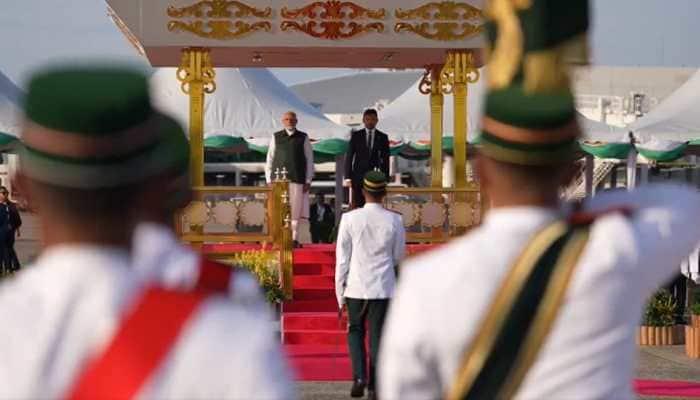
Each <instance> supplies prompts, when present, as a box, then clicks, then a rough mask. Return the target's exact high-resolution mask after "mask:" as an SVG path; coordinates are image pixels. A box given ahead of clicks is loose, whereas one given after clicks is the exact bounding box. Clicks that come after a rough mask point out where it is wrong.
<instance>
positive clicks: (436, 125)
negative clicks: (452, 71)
mask: <svg viewBox="0 0 700 400" xmlns="http://www.w3.org/2000/svg"><path fill="white" fill-rule="evenodd" d="M441 71H442V65H433V66H430V67H428V69H427V70H426V72H425V75H424V76H423V80H422V81H421V84H420V86H419V90H420V92H421V93H422V94H429V95H430V171H431V174H430V176H431V179H430V185H431V186H432V187H440V188H441V187H442V118H443V109H444V102H445V99H444V96H443V94H442V88H441V86H442V85H441V83H440V72H441Z"/></svg>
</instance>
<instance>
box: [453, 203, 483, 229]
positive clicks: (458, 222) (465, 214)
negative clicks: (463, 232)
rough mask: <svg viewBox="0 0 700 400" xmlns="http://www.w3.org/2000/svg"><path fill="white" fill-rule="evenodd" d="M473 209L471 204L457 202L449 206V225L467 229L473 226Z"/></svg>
mask: <svg viewBox="0 0 700 400" xmlns="http://www.w3.org/2000/svg"><path fill="white" fill-rule="evenodd" d="M475 209H476V207H475V205H474V204H472V203H467V202H458V203H453V204H451V205H450V207H449V211H448V215H449V221H450V225H452V226H456V227H459V228H468V227H470V226H472V225H474V223H475V221H476V217H475Z"/></svg>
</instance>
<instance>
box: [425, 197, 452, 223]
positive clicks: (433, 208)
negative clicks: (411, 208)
mask: <svg viewBox="0 0 700 400" xmlns="http://www.w3.org/2000/svg"><path fill="white" fill-rule="evenodd" d="M446 214H447V213H446V211H445V205H444V204H440V203H438V202H434V201H431V202H428V203H425V204H423V207H421V225H423V226H426V227H428V228H439V227H441V226H443V224H444V223H445V218H446V217H447V215H446Z"/></svg>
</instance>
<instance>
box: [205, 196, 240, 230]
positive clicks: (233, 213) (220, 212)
mask: <svg viewBox="0 0 700 400" xmlns="http://www.w3.org/2000/svg"><path fill="white" fill-rule="evenodd" d="M211 214H212V217H213V220H214V222H216V223H219V224H221V225H228V226H233V225H236V221H237V220H238V208H237V207H236V205H235V204H234V203H233V202H230V201H221V202H218V203H216V205H214V207H213V208H212V209H211Z"/></svg>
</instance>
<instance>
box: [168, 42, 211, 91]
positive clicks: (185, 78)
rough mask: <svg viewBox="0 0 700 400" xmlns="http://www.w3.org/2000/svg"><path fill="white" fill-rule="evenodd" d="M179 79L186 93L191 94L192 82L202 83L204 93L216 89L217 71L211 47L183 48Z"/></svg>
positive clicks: (178, 70) (178, 73)
mask: <svg viewBox="0 0 700 400" xmlns="http://www.w3.org/2000/svg"><path fill="white" fill-rule="evenodd" d="M176 74H177V80H178V81H180V89H181V90H182V92H183V93H184V94H187V95H189V94H190V86H191V84H201V85H202V89H203V91H204V93H214V92H215V91H216V72H215V71H214V66H213V65H212V63H211V57H210V55H209V49H205V48H201V47H191V48H186V49H183V50H182V61H181V62H180V67H178V69H177V72H176Z"/></svg>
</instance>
